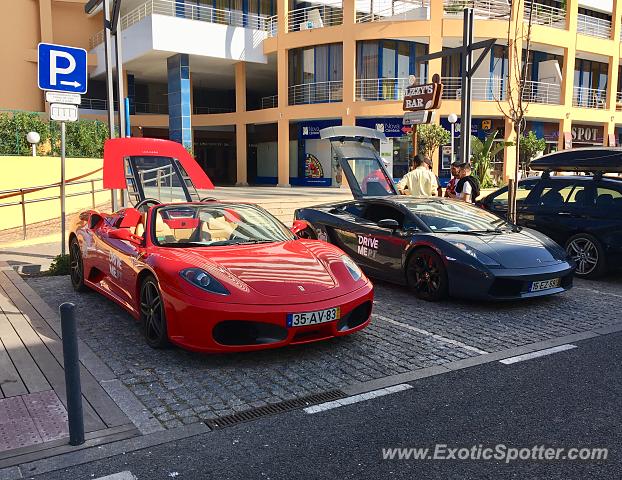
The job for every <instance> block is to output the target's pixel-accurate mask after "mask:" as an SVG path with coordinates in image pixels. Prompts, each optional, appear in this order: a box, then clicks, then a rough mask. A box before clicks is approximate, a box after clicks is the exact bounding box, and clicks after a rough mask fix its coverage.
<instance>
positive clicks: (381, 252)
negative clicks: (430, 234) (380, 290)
mask: <svg viewBox="0 0 622 480" xmlns="http://www.w3.org/2000/svg"><path fill="white" fill-rule="evenodd" d="M405 218H406V214H405V213H404V212H403V211H402V210H401V209H400V208H399V207H397V206H394V205H391V204H389V203H388V202H381V201H370V202H367V205H366V206H365V209H364V210H363V211H362V212H361V214H360V217H359V219H358V220H357V221H356V222H355V223H354V225H355V228H354V229H352V230H351V231H347V232H346V231H343V230H341V231H339V232H338V237H339V239H340V243H341V245H340V246H341V247H342V248H343V247H346V248H347V252H348V254H349V255H350V256H351V257H352V258H353V259H354V260H355V261H356V262H357V263H358V264H359V265H361V266H362V267H364V268H365V269H366V270H367V271H368V272H369V273H370V274H371V275H373V276H375V277H378V278H385V279H388V280H391V281H396V280H397V279H398V278H400V277H401V275H402V267H403V266H402V258H403V253H404V251H405V249H406V247H407V245H408V238H409V237H408V236H407V235H406V234H405V233H404V229H403V227H404V223H405ZM385 219H392V220H395V221H397V222H398V225H399V228H397V229H395V230H393V229H389V228H383V227H381V226H379V225H378V222H379V221H380V220H385Z"/></svg>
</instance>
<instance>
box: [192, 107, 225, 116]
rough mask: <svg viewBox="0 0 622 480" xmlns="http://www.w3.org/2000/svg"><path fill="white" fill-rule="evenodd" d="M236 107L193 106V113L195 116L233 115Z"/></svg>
mask: <svg viewBox="0 0 622 480" xmlns="http://www.w3.org/2000/svg"><path fill="white" fill-rule="evenodd" d="M233 112H235V107H204V106H199V105H193V106H192V113H193V114H195V115H212V114H215V113H233Z"/></svg>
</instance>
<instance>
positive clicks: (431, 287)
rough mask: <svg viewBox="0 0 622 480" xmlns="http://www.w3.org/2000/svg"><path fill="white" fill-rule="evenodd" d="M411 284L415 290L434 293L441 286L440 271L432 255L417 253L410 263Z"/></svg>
mask: <svg viewBox="0 0 622 480" xmlns="http://www.w3.org/2000/svg"><path fill="white" fill-rule="evenodd" d="M410 273H411V279H412V286H413V288H414V290H415V291H416V292H420V293H424V294H431V295H434V294H436V292H438V290H439V288H440V286H441V272H440V269H439V268H438V265H437V264H436V261H435V259H434V258H433V257H432V255H430V254H427V253H424V254H417V256H416V257H415V259H414V261H413V262H412V264H411V272H410Z"/></svg>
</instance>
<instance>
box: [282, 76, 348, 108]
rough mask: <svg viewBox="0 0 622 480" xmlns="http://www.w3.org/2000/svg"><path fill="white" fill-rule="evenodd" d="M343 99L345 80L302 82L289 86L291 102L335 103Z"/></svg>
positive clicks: (294, 103)
mask: <svg viewBox="0 0 622 480" xmlns="http://www.w3.org/2000/svg"><path fill="white" fill-rule="evenodd" d="M342 100H343V81H341V80H332V81H330V82H316V83H302V84H300V85H291V86H290V87H289V104H290V105H303V104H308V103H333V102H341V101H342Z"/></svg>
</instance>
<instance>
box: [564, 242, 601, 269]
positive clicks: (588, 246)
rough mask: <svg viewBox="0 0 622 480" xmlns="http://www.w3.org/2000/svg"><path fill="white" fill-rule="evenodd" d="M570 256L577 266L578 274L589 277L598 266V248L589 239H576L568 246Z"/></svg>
mask: <svg viewBox="0 0 622 480" xmlns="http://www.w3.org/2000/svg"><path fill="white" fill-rule="evenodd" d="M568 255H570V257H571V258H572V259H573V260H574V261H575V263H576V264H577V274H579V275H589V274H590V273H592V272H593V271H594V270H595V269H596V267H597V265H598V248H597V247H596V245H595V244H594V242H592V241H591V240H590V239H588V238H582V237H580V238H575V239H574V240H572V241H571V242H570V243H569V244H568Z"/></svg>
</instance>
